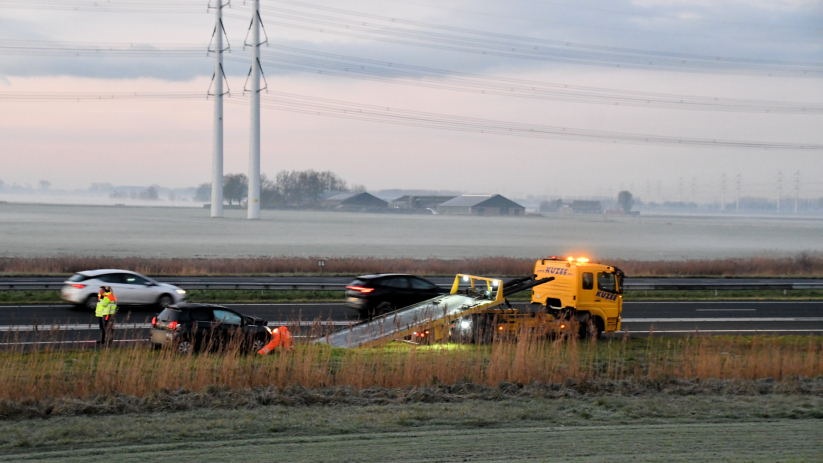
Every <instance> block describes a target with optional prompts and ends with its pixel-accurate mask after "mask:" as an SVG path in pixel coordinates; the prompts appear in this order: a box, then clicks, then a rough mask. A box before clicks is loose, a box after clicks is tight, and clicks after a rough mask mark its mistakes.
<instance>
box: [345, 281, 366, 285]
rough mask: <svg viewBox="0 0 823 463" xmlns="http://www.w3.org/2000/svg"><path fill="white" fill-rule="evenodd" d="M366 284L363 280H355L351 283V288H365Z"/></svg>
mask: <svg viewBox="0 0 823 463" xmlns="http://www.w3.org/2000/svg"><path fill="white" fill-rule="evenodd" d="M365 284H366V282H365V281H363V280H354V281H352V282H351V283H349V286H363V285H365Z"/></svg>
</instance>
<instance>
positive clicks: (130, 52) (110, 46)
mask: <svg viewBox="0 0 823 463" xmlns="http://www.w3.org/2000/svg"><path fill="white" fill-rule="evenodd" d="M209 53H210V52H209V49H208V46H205V45H185V44H163V43H159V44H145V43H106V42H53V41H45V40H0V54H4V55H23V56H108V57H116V56H158V55H161V56H169V57H176V58H185V57H192V58H196V57H203V56H208V54H209Z"/></svg>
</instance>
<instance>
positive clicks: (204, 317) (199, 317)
mask: <svg viewBox="0 0 823 463" xmlns="http://www.w3.org/2000/svg"><path fill="white" fill-rule="evenodd" d="M189 318H191V319H192V321H196V322H210V321H211V310H208V309H198V310H191V311H189Z"/></svg>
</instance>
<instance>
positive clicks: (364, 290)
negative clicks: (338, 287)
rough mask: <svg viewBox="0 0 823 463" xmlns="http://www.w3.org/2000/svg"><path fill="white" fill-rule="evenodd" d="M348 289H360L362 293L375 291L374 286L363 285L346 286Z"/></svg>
mask: <svg viewBox="0 0 823 463" xmlns="http://www.w3.org/2000/svg"><path fill="white" fill-rule="evenodd" d="M346 289H350V290H352V291H360V292H361V293H370V292H372V291H374V288H364V287H362V286H346Z"/></svg>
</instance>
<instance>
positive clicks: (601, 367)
mask: <svg viewBox="0 0 823 463" xmlns="http://www.w3.org/2000/svg"><path fill="white" fill-rule="evenodd" d="M54 333H59V332H58V331H56V330H55V331H54ZM15 335H17V334H15V333H9V334H8V335H7V336H8V337H14V336H15ZM821 375H823V338H820V337H813V336H809V337H800V336H786V337H780V336H753V337H736V336H728V337H727V336H716V337H715V336H696V337H682V338H655V337H649V338H645V339H628V338H624V339H611V340H601V341H599V342H577V341H575V340H570V341H557V340H556V341H552V340H546V339H542V338H541V339H532V338H522V339H520V340H511V341H508V340H503V341H499V342H496V343H494V344H493V345H488V346H474V345H456V344H438V345H432V346H414V345H408V344H402V343H391V344H387V345H384V346H383V347H378V348H370V349H332V348H329V347H328V346H325V345H318V344H298V346H297V347H296V348H295V349H294V350H293V351H291V352H288V353H277V354H276V355H270V356H267V357H260V356H255V355H246V354H243V353H242V352H240V350H239V348H238V346H229V348H227V349H225V350H221V351H216V352H203V353H194V354H186V355H180V354H177V353H176V352H175V351H174V350H171V349H167V350H161V351H153V350H151V349H149V348H148V347H147V346H145V345H137V344H135V345H132V346H129V347H123V348H111V349H98V350H88V351H76V350H59V349H55V348H53V347H46V348H44V349H41V350H34V351H30V350H29V351H27V350H25V349H24V348H22V347H17V348H14V349H11V350H5V351H3V352H0V416H9V415H14V414H16V413H18V412H15V411H14V410H18V406H17V405H14V404H23V403H42V402H43V401H48V400H53V399H67V400H68V399H70V400H86V399H89V398H94V397H103V398H105V397H110V398H114V397H121V396H126V397H132V398H134V400H137V401H141V400H149V401H150V400H151V398H152V397H156V395H157V394H158V393H159V392H161V391H175V390H184V391H191V392H194V393H202V392H206V391H209V390H214V388H218V389H220V390H229V391H244V390H260V389H267V388H268V389H269V390H273V391H278V390H285V389H287V388H290V387H298V388H303V389H306V390H323V389H328V388H341V387H342V388H353V389H355V390H369V389H372V388H382V389H385V390H405V389H409V388H420V387H430V386H438V385H447V386H448V385H455V384H473V385H478V386H479V387H492V388H493V387H498V386H499V385H500V384H513V385H528V384H542V385H551V384H561V385H564V384H565V385H570V384H572V385H574V386H575V387H577V388H582V391H583V392H586V390H587V388H590V389H592V390H608V389H609V388H612V389H614V388H617V389H620V388H621V387H625V385H626V384H668V383H671V382H672V381H674V382H677V381H697V382H698V383H700V384H702V382H703V381H744V382H746V381H748V382H752V381H758V380H766V381H767V384H770V385H771V384H772V383H773V382H774V383H776V384H777V385H778V386H773V385H771V386H769V387H778V389H779V387H782V386H779V385H780V384H783V382H785V381H790V382H791V381H795V380H797V379H798V378H817V377H821ZM818 379H820V378H818ZM818 382H820V381H817V382H815V384H817V383H818ZM609 384H611V386H609ZM620 384H623V385H624V386H619V385H620ZM786 384H788V383H786ZM587 385H588V386H587ZM616 385H617V386H616ZM752 387H754V386H752ZM786 387H787V388H788V389H787V390H791V389H792V388H793V387H795V386H786ZM797 387H800V386H797ZM803 387H806V386H802V387H801V389H802V388H803ZM821 387H823V385H817V386H814V387H813V389H815V390H818V389H820V388H821ZM604 388H605V389H604ZM756 389H757V388H755V389H753V390H756ZM817 393H818V394H819V393H820V391H818V392H817ZM255 400H256V399H255ZM264 402H265V401H264Z"/></svg>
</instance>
